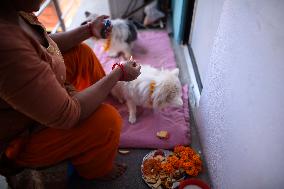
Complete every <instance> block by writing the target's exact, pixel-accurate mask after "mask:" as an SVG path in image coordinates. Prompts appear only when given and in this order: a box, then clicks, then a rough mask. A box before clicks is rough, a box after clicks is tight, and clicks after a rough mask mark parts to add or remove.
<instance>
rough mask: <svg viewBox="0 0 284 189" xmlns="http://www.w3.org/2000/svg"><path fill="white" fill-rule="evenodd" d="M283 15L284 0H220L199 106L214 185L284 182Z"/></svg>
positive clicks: (234, 187) (237, 187)
mask: <svg viewBox="0 0 284 189" xmlns="http://www.w3.org/2000/svg"><path fill="white" fill-rule="evenodd" d="M283 19H284V1H282V0H269V1H268V0H225V1H224V5H223V9H222V13H221V17H220V24H219V28H218V30H217V33H216V35H215V41H214V46H213V51H212V54H211V56H210V63H209V66H208V72H207V75H206V77H205V78H204V88H203V92H202V94H201V100H200V106H199V108H198V110H197V125H198V130H199V133H200V136H201V141H202V145H203V148H204V153H205V156H206V160H207V163H208V168H209V173H210V175H211V179H212V182H213V185H214V188H215V189H283V188H284V84H283V83H284V20H283ZM197 24H198V23H197Z"/></svg>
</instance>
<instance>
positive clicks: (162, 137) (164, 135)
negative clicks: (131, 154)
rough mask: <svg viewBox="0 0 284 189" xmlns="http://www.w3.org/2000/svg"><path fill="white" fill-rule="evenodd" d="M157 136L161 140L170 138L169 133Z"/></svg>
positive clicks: (163, 132)
mask: <svg viewBox="0 0 284 189" xmlns="http://www.w3.org/2000/svg"><path fill="white" fill-rule="evenodd" d="M156 135H157V137H158V138H160V139H168V138H169V136H170V135H169V132H168V131H159V132H157V134H156Z"/></svg>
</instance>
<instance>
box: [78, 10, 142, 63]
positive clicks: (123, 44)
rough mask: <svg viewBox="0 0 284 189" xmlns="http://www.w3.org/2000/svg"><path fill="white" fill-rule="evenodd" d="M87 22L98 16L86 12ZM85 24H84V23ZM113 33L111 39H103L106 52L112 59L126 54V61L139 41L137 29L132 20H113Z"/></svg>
mask: <svg viewBox="0 0 284 189" xmlns="http://www.w3.org/2000/svg"><path fill="white" fill-rule="evenodd" d="M85 15H86V19H87V21H90V20H93V19H95V18H96V17H97V16H98V15H96V14H91V13H90V12H88V11H86V12H85ZM82 24H84V23H82ZM111 25H112V32H111V37H110V38H109V39H103V40H104V43H105V46H107V47H106V49H105V50H106V51H108V55H109V56H110V57H117V56H119V54H120V53H123V54H124V58H125V59H129V58H130V56H131V54H132V44H133V42H134V41H135V40H137V28H136V26H135V25H134V23H133V22H132V21H130V20H125V19H113V20H111Z"/></svg>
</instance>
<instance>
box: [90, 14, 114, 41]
mask: <svg viewBox="0 0 284 189" xmlns="http://www.w3.org/2000/svg"><path fill="white" fill-rule="evenodd" d="M107 18H109V16H106V15H101V16H98V17H96V18H95V19H94V20H92V21H91V22H90V23H91V29H92V33H93V34H94V36H95V37H96V38H102V36H101V30H102V29H103V28H104V20H105V19H107ZM111 30H112V26H110V27H109V28H108V29H107V31H106V35H105V36H106V38H108V37H109V35H110V33H111Z"/></svg>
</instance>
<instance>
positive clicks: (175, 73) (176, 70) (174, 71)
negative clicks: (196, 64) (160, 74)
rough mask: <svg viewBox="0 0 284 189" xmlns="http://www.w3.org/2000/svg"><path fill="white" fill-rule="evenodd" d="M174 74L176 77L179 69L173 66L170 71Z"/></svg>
mask: <svg viewBox="0 0 284 189" xmlns="http://www.w3.org/2000/svg"><path fill="white" fill-rule="evenodd" d="M171 72H172V73H173V74H174V75H175V76H177V77H178V74H179V69H178V68H175V69H173V70H172V71H171Z"/></svg>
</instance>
